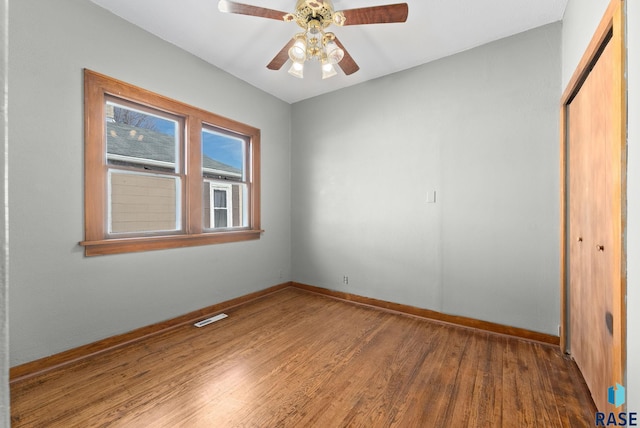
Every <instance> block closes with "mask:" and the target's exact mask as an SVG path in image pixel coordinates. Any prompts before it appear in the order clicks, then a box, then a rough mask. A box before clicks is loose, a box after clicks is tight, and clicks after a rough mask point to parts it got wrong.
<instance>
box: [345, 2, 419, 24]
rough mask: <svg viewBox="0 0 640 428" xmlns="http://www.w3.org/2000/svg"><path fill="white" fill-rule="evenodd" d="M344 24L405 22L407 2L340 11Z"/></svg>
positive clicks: (407, 14) (407, 9)
mask: <svg viewBox="0 0 640 428" xmlns="http://www.w3.org/2000/svg"><path fill="white" fill-rule="evenodd" d="M342 13H343V15H344V17H345V18H346V19H345V23H344V25H363V24H388V23H393V22H405V21H406V20H407V16H409V5H408V4H407V3H397V4H388V5H385V6H372V7H362V8H359V9H347V10H343V11H342Z"/></svg>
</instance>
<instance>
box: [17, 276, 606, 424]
mask: <svg viewBox="0 0 640 428" xmlns="http://www.w3.org/2000/svg"><path fill="white" fill-rule="evenodd" d="M225 313H227V314H228V315H229V317H228V318H226V319H224V320H222V321H218V322H216V323H214V324H210V325H209V326H206V327H203V328H195V327H193V326H190V325H188V326H182V327H179V328H176V329H173V330H171V331H168V332H165V333H163V334H159V335H156V336H154V337H151V338H147V339H145V340H143V341H140V342H138V343H135V344H132V345H127V346H125V347H122V348H120V349H117V350H113V351H109V352H106V353H103V354H100V355H96V356H93V357H91V358H88V359H86V360H83V361H81V362H77V363H74V364H71V365H68V366H66V367H64V368H60V369H56V370H53V371H50V372H48V373H45V374H42V375H39V376H36V377H32V378H28V379H25V380H21V381H18V382H15V383H13V384H12V385H11V420H12V426H14V427H65V428H67V427H100V426H109V427H190V428H191V427H261V428H263V427H322V428H327V427H347V426H348V427H390V426H394V427H527V426H531V427H542V426H544V427H584V426H592V425H593V420H594V419H593V418H594V412H595V408H594V407H593V403H592V402H591V399H590V397H589V395H588V392H587V391H586V389H585V385H584V383H583V381H582V378H581V376H580V375H579V373H578V372H577V369H576V367H575V365H574V364H573V362H572V361H570V360H569V359H567V358H566V357H565V356H563V355H562V354H561V353H560V350H559V348H558V347H555V346H551V345H545V344H539V343H533V342H527V341H524V340H520V339H515V338H511V337H507V336H501V335H496V334H492V333H486V332H481V331H476V330H471V329H466V328H461V327H456V326H451V325H447V324H442V323H437V322H433V321H429V320H424V319H420V318H417V317H411V316H406V315H400V314H396V313H392V312H386V311H383V310H379V309H375V308H370V307H366V306H359V305H355V304H352V303H348V302H344V301H340V300H336V299H333V298H329V297H325V296H320V295H317V294H314V293H310V292H307V291H304V290H300V289H296V288H292V287H291V288H286V289H283V290H281V291H278V292H276V293H273V294H271V295H268V296H266V297H263V298H260V299H258V300H255V301H252V302H249V303H246V304H244V305H242V306H239V307H236V308H233V309H231V310H228V311H225Z"/></svg>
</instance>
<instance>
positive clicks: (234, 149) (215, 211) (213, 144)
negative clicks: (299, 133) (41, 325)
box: [80, 70, 262, 256]
mask: <svg viewBox="0 0 640 428" xmlns="http://www.w3.org/2000/svg"><path fill="white" fill-rule="evenodd" d="M259 171H260V131H259V130H258V129H255V128H253V127H250V126H248V125H244V124H242V123H238V122H235V121H232V120H230V119H226V118H223V117H220V116H217V115H215V114H213V113H209V112H206V111H203V110H200V109H197V108H195V107H191V106H188V105H185V104H182V103H180V102H178V101H174V100H170V99H168V98H165V97H162V96H160V95H157V94H154V93H151V92H149V91H146V90H144V89H140V88H138V87H135V86H132V85H128V84H126V83H123V82H120V81H117V80H114V79H111V78H109V77H107V76H103V75H101V74H98V73H95V72H92V71H89V70H85V240H84V241H82V242H81V243H80V244H81V245H83V246H84V247H85V254H86V255H87V256H93V255H100V254H115V253H124V252H133V251H146V250H154V249H163V248H175V247H185V246H193V245H206V244H216V243H223V242H234V241H243V240H250V239H259V238H260V233H261V232H262V230H261V229H260V175H259Z"/></svg>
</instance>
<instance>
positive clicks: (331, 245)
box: [292, 24, 561, 334]
mask: <svg viewBox="0 0 640 428" xmlns="http://www.w3.org/2000/svg"><path fill="white" fill-rule="evenodd" d="M560 33H561V26H560V24H552V25H548V26H545V27H541V28H538V29H534V30H531V31H528V32H525V33H522V34H519V35H516V36H513V37H510V38H507V39H503V40H499V41H497V42H494V43H491V44H488V45H484V46H481V47H478V48H475V49H473V50H469V51H466V52H463V53H460V54H457V55H454V56H451V57H448V58H445V59H442V60H439V61H436V62H433V63H429V64H426V65H423V66H420V67H416V68H414V69H411V70H409V71H405V72H402V73H397V74H394V75H391V76H387V77H384V78H381V79H378V80H374V81H370V82H367V83H364V84H361V85H358V86H355V87H351V88H348V89H343V90H341V91H339V92H335V93H331V94H328V95H325V96H320V97H316V98H313V99H310V100H307V101H302V102H299V103H296V104H294V105H293V113H292V127H293V128H292V141H293V143H292V177H293V181H292V182H293V184H292V213H293V218H292V232H293V241H292V265H293V267H294V271H293V279H294V280H295V281H299V282H303V283H308V284H311V285H316V286H320V287H326V288H331V289H335V290H340V291H345V292H350V293H355V294H359V295H364V296H368V297H373V298H378V299H383V300H389V301H393V302H398V303H404V304H410V305H414V306H418V307H422V308H428V309H434V310H438V311H442V312H445V313H450V314H456V315H464V316H469V317H473V318H478V319H482V320H487V321H492V322H497V323H501V324H507V325H511V326H517V327H523V328H527V329H532V330H536V331H541V332H545V333H550V334H557V331H558V330H557V328H558V322H559V292H558V290H559V285H558V284H559V266H558V242H559V237H558V233H559V226H558V225H559V217H558V199H559V191H558V162H559V159H558V126H559V125H558V114H557V111H558V99H559V94H560V78H561V63H560ZM319 113H321V114H322V117H323V120H322V122H321V123H319V124H314V123H310V122H309V121H310V119H311V118H313V117H315V115H317V114H319ZM433 190H435V191H436V193H437V198H436V203H427V197H428V194H429V192H431V191H433ZM345 275H347V276H348V277H349V284H348V285H345V284H343V281H342V278H343V276H345Z"/></svg>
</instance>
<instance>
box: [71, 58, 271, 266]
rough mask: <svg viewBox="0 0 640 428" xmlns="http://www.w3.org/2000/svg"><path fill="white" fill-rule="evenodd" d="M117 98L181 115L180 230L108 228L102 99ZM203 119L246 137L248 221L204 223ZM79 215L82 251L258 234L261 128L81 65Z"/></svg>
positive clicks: (229, 239) (175, 245)
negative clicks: (220, 226)
mask: <svg viewBox="0 0 640 428" xmlns="http://www.w3.org/2000/svg"><path fill="white" fill-rule="evenodd" d="M107 98H111V99H112V98H117V99H122V100H125V101H129V102H132V103H135V104H139V105H142V106H145V107H148V108H151V109H154V110H158V111H163V112H166V113H169V114H172V115H175V116H179V117H182V118H184V128H185V129H184V136H185V137H184V147H182V150H183V153H184V154H185V155H184V158H185V159H184V165H183V169H184V172H183V174H184V180H185V182H184V185H183V189H184V196H183V201H184V203H183V207H182V217H183V224H184V228H183V230H182V231H180V232H179V233H175V232H173V231H172V232H171V233H170V234H169V233H167V234H158V233H157V232H153V233H147V234H144V233H143V234H137V235H136V236H127V237H122V236H117V237H113V236H110V235H109V234H108V227H107V206H106V205H107V196H108V195H107V171H108V165H107V161H106V131H105V100H106V99H107ZM203 124H206V125H212V126H214V127H217V128H220V129H223V130H225V131H229V132H232V133H235V134H238V135H241V136H244V137H245V138H247V141H248V147H247V156H248V159H247V163H246V164H247V168H248V169H249V171H248V174H249V175H248V180H247V181H248V183H247V187H248V193H249V197H248V201H249V207H248V227H245V228H237V229H233V230H230V229H224V230H222V231H220V230H215V229H213V230H212V229H207V230H206V231H205V230H204V228H203V211H202V142H201V136H200V135H201V130H202V126H203ZM84 133H85V143H84V144H85V159H84V181H85V184H84V216H85V219H84V220H85V239H84V241H81V242H80V245H81V246H83V247H84V248H85V255H86V256H96V255H104V254H118V253H127V252H136V251H149V250H160V249H168V248H179V247H191V246H197V245H209V244H220V243H228V242H238V241H247V240H253V239H260V235H261V233H262V232H263V230H262V229H261V228H260V130H259V129H257V128H254V127H252V126H249V125H246V124H243V123H240V122H237V121H234V120H231V119H228V118H225V117H222V116H219V115H216V114H214V113H210V112H207V111H205V110H202V109H199V108H196V107H193V106H190V105H187V104H184V103H181V102H179V101H175V100H172V99H170V98H167V97H164V96H162V95H158V94H156V93H153V92H150V91H147V90H145V89H142V88H139V87H137V86H134V85H130V84H128V83H125V82H122V81H119V80H116V79H113V78H111V77H108V76H105V75H103V74H99V73H96V72H94V71H91V70H87V69H85V70H84Z"/></svg>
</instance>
